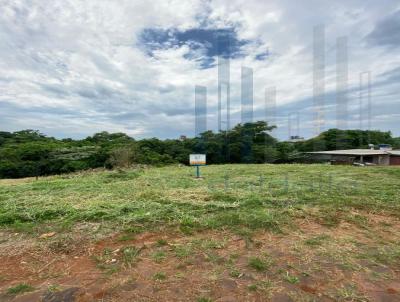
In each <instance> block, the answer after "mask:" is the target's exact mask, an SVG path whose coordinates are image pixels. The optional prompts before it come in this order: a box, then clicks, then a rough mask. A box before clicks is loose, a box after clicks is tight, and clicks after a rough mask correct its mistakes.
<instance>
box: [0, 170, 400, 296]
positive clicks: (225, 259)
mask: <svg viewBox="0 0 400 302" xmlns="http://www.w3.org/2000/svg"><path fill="white" fill-rule="evenodd" d="M193 175H194V168H190V167H176V166H173V167H164V168H140V169H139V168H138V169H135V170H129V171H113V172H110V171H100V172H99V171H98V172H86V173H81V174H73V175H63V176H56V177H48V178H42V179H39V180H35V179H24V180H0V258H1V259H0V261H1V263H2V265H1V268H0V291H1V293H0V300H1V301H3V300H4V301H13V300H15V301H53V300H52V299H54V298H59V299H60V297H65V296H68V295H69V296H70V297H75V298H74V299H75V300H76V301H269V300H273V301H337V300H342V301H369V300H370V301H399V300H400V294H399V288H400V223H399V219H400V169H398V168H395V167H387V168H382V167H373V168H360V167H347V166H327V165H225V166H223V165H221V166H208V167H204V168H202V175H203V177H204V178H203V179H194V178H193ZM23 299H27V300H23ZM71 301H73V300H71Z"/></svg>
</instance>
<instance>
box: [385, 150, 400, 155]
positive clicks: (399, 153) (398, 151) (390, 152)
mask: <svg viewBox="0 0 400 302" xmlns="http://www.w3.org/2000/svg"><path fill="white" fill-rule="evenodd" d="M386 152H387V153H389V154H390V155H396V156H400V150H390V151H386Z"/></svg>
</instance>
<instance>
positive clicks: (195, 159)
mask: <svg viewBox="0 0 400 302" xmlns="http://www.w3.org/2000/svg"><path fill="white" fill-rule="evenodd" d="M189 163H190V165H191V166H205V165H206V155H205V154H190V155H189Z"/></svg>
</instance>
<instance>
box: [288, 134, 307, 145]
mask: <svg viewBox="0 0 400 302" xmlns="http://www.w3.org/2000/svg"><path fill="white" fill-rule="evenodd" d="M287 142H288V143H299V142H304V137H301V136H298V135H292V136H290V138H289V140H288V141H287Z"/></svg>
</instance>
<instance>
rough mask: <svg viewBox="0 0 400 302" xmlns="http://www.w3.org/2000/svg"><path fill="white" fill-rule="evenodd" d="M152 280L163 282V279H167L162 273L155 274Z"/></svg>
mask: <svg viewBox="0 0 400 302" xmlns="http://www.w3.org/2000/svg"><path fill="white" fill-rule="evenodd" d="M153 279H154V280H155V281H164V280H165V279H167V274H166V273H164V272H157V273H155V274H154V275H153Z"/></svg>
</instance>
